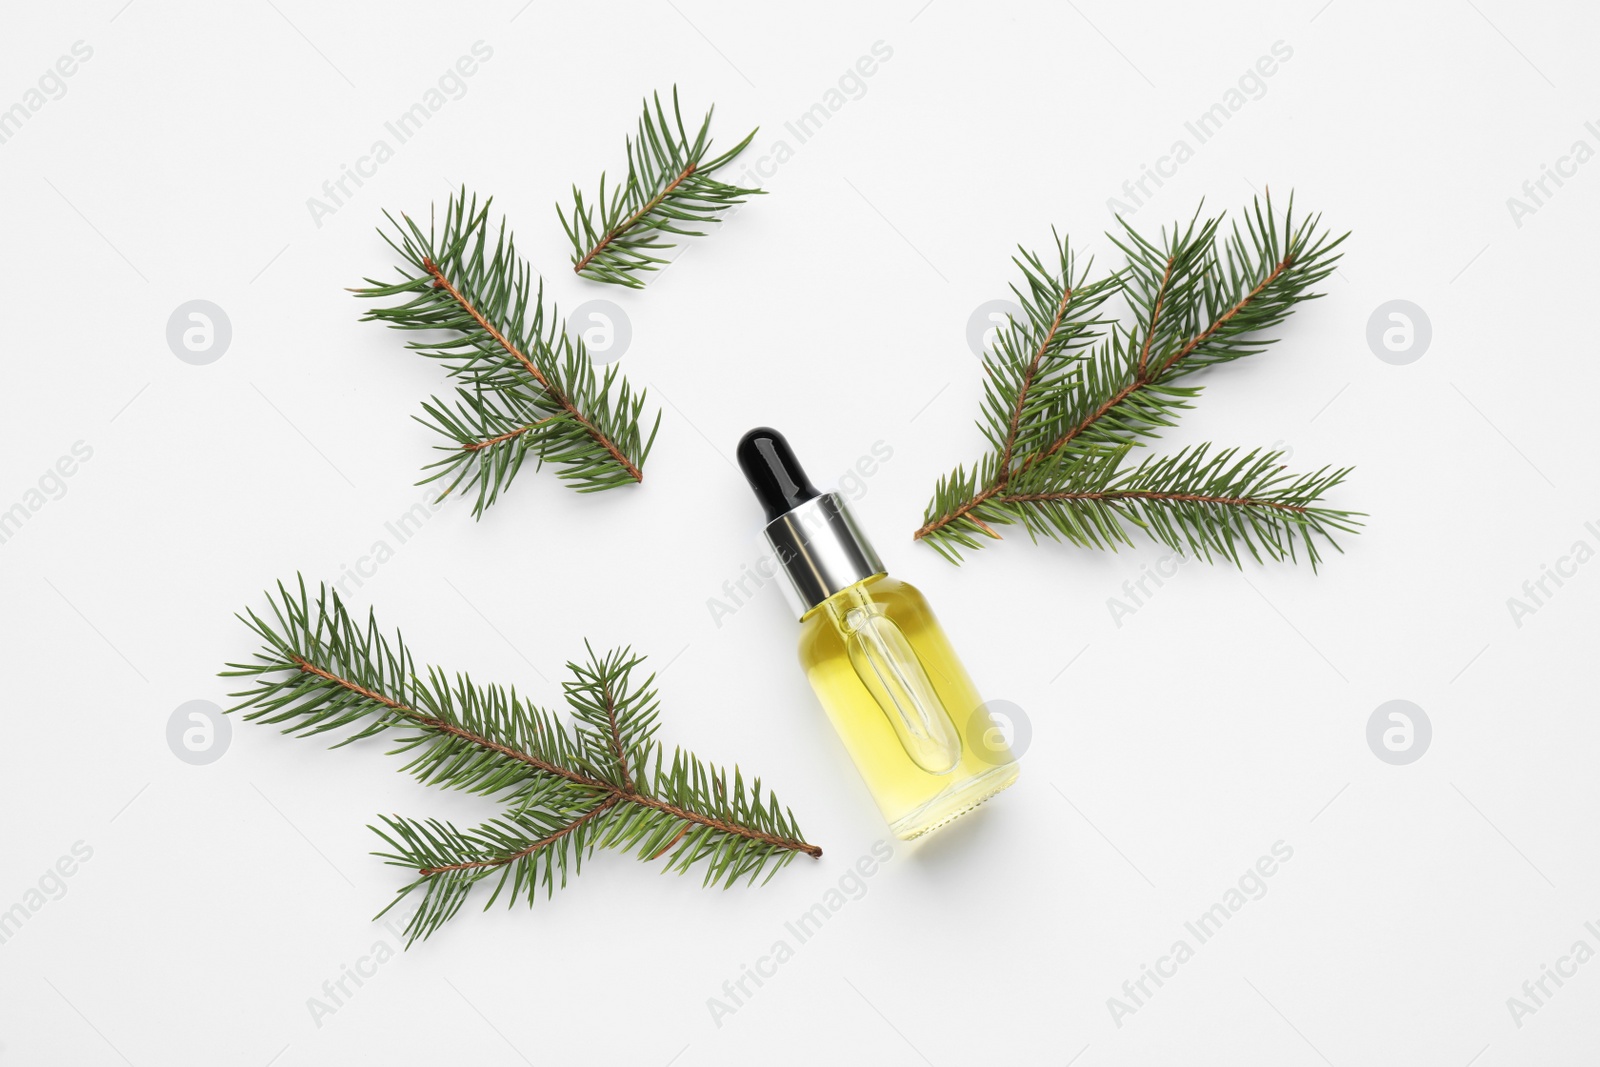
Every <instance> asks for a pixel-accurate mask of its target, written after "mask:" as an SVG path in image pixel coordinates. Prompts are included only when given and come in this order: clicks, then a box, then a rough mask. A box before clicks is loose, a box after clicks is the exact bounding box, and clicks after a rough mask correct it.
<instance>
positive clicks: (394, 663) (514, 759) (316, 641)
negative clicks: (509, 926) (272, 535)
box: [222, 579, 822, 945]
mask: <svg viewBox="0 0 1600 1067" xmlns="http://www.w3.org/2000/svg"><path fill="white" fill-rule="evenodd" d="M269 599H270V601H271V610H270V612H268V613H266V614H265V616H263V615H258V614H256V612H254V611H251V610H247V611H246V613H245V614H244V615H241V616H240V619H241V620H242V621H243V622H245V623H246V624H247V625H248V626H249V627H250V628H251V629H252V630H253V631H255V633H256V634H257V635H258V636H259V637H260V638H261V640H262V642H263V645H262V648H261V650H260V651H259V652H257V653H256V655H255V661H254V662H252V663H230V664H228V669H227V670H225V671H223V672H222V675H223V676H224V677H242V678H248V679H251V683H252V684H251V687H250V688H248V689H246V690H244V691H242V692H239V693H235V694H233V695H234V696H236V697H238V698H240V703H239V704H238V705H237V706H236V707H234V708H231V709H229V710H230V711H239V710H243V709H251V710H249V711H248V712H247V714H246V715H245V716H244V717H245V718H246V719H250V720H259V721H261V722H264V723H269V724H273V725H280V726H282V728H283V732H284V733H287V734H297V735H301V736H316V735H322V734H330V735H332V736H335V737H337V738H338V740H337V741H336V742H335V744H334V745H333V747H334V748H338V747H341V746H343V745H347V744H349V743H351V742H352V741H356V740H360V739H362V738H366V737H372V736H374V735H377V734H381V733H385V732H392V733H393V748H392V749H391V752H392V753H393V754H396V755H400V756H402V757H404V758H405V759H406V764H405V767H404V768H403V769H404V770H406V771H408V772H410V773H411V774H413V775H415V776H416V777H417V778H418V779H419V780H420V781H422V782H424V783H426V784H428V785H436V786H439V787H441V788H445V789H461V790H465V791H467V792H471V793H477V794H481V795H484V796H488V797H491V798H493V799H495V800H497V801H499V802H500V803H501V804H502V805H503V806H504V810H503V812H502V813H501V815H500V817H499V818H496V819H491V820H489V821H488V822H486V823H483V824H482V825H480V826H476V827H471V828H467V829H461V828H457V827H456V826H453V825H451V824H450V823H447V822H441V821H440V820H438V819H427V820H417V819H406V818H402V817H400V816H398V815H394V816H384V817H383V825H382V826H381V827H377V826H375V827H372V829H373V830H374V832H376V833H377V834H378V835H379V836H380V837H381V838H382V839H383V840H384V842H385V844H386V846H387V849H386V850H385V851H381V852H378V853H375V855H378V856H380V857H382V858H383V859H386V860H387V861H388V862H389V863H391V864H393V865H395V866H399V867H405V868H408V869H410V870H411V871H412V872H413V873H414V874H415V878H414V879H413V880H412V881H411V882H410V883H408V884H407V885H406V886H405V887H403V888H402V889H401V890H400V892H399V895H398V896H397V897H396V898H395V900H394V901H393V902H391V903H390V904H389V906H388V907H386V908H385V909H384V912H387V911H388V910H389V908H392V907H394V906H395V904H398V903H399V902H400V901H401V900H404V899H406V898H407V897H410V896H411V895H412V894H414V893H415V894H419V895H420V897H421V900H420V903H419V905H418V907H417V909H416V911H415V912H414V913H413V914H412V917H411V919H410V921H409V923H408V924H407V926H406V935H407V938H408V940H407V944H408V945H409V944H410V943H411V942H414V941H415V940H416V939H418V938H426V937H428V936H429V935H430V934H432V933H433V932H434V931H435V930H437V929H438V928H439V927H440V926H441V925H443V924H444V922H445V921H446V920H448V919H449V918H451V917H452V916H453V915H455V914H456V912H457V911H458V910H459V909H460V908H461V905H462V904H463V903H464V902H465V901H466V899H467V897H468V896H469V895H470V893H471V892H472V890H473V887H474V886H476V885H478V884H479V883H480V882H486V883H489V884H491V885H492V890H491V892H490V894H489V897H488V899H487V901H485V903H484V908H485V909H487V908H488V907H490V906H491V905H493V904H494V902H495V901H496V900H498V899H499V898H500V897H501V896H502V894H503V895H504V896H505V897H506V899H507V902H508V903H511V902H514V901H516V900H519V899H523V900H526V901H527V902H528V903H530V904H531V903H533V902H534V900H535V899H537V897H538V894H539V890H540V889H541V888H542V889H543V890H544V893H545V895H546V896H547V897H548V896H550V895H552V894H553V893H554V890H555V887H556V884H557V881H558V880H559V884H560V885H561V886H563V887H564V886H565V885H566V883H567V877H568V875H569V873H570V874H572V875H576V874H578V872H579V870H580V869H581V866H582V863H583V861H584V860H585V859H588V858H589V857H590V856H591V855H592V854H593V852H594V850H595V849H596V848H611V849H617V850H619V851H621V852H625V853H626V852H631V853H633V854H635V855H637V856H638V857H639V858H640V859H643V860H654V859H658V858H664V859H665V867H664V869H665V870H668V871H677V872H680V873H681V872H686V871H689V870H690V869H692V868H694V867H695V866H697V865H700V866H703V868H704V883H705V884H706V885H712V884H721V885H722V886H724V887H728V886H732V885H733V884H734V883H736V882H738V881H740V880H744V881H747V882H749V883H754V882H756V881H757V880H758V879H762V876H763V874H764V875H765V878H766V879H770V878H771V877H772V875H773V874H775V873H777V871H778V870H779V869H780V868H782V867H784V866H786V865H787V864H789V863H790V862H791V861H793V860H794V858H795V857H796V856H798V855H800V854H802V853H804V854H805V855H809V856H820V855H822V850H821V849H820V848H818V847H817V846H816V845H812V844H809V843H807V842H806V840H805V838H804V837H803V835H802V834H801V832H800V827H799V826H798V825H797V824H796V822H795V819H794V815H793V813H792V812H790V811H789V810H788V809H787V808H784V807H781V806H780V805H779V804H778V800H777V798H776V797H775V796H773V795H772V793H771V792H770V791H764V790H763V788H762V785H761V781H760V779H752V780H750V781H749V782H747V781H746V780H745V778H744V776H743V774H742V773H741V772H740V771H739V770H738V768H737V767H736V768H735V769H734V771H733V774H732V776H731V780H730V776H729V774H728V772H726V771H724V770H722V769H720V768H717V767H713V766H709V765H707V764H705V763H703V762H702V761H701V760H700V759H699V758H698V757H697V756H695V755H693V754H692V753H689V752H685V751H683V750H682V749H674V750H673V751H672V752H671V753H667V751H666V749H665V747H664V746H663V745H662V743H661V742H660V741H658V740H657V739H656V729H657V726H658V718H659V704H658V701H657V697H656V691H655V689H654V687H653V683H654V677H655V676H654V675H650V676H648V677H645V678H642V679H641V678H638V677H637V676H636V675H637V672H638V669H639V667H640V664H641V663H642V662H643V660H644V657H642V656H638V655H635V654H633V653H632V652H631V651H629V650H628V649H625V648H624V649H620V650H617V651H613V652H610V653H607V654H604V655H601V654H597V653H596V652H595V651H594V650H593V649H589V650H588V659H587V662H585V663H569V664H567V668H568V670H570V671H571V672H572V680H571V681H568V682H564V683H563V685H562V688H563V690H564V691H565V696H566V700H567V703H568V704H569V705H570V706H571V708H572V713H573V718H574V720H575V722H574V725H573V727H572V728H571V729H569V728H568V727H567V726H566V724H564V723H563V722H562V721H561V720H560V719H559V718H558V717H557V716H556V715H554V714H553V713H551V712H548V711H544V710H542V709H540V708H538V707H536V706H535V705H533V704H531V703H529V702H528V701H527V700H526V699H525V698H523V697H521V696H519V695H518V694H517V692H516V690H515V689H506V688H502V687H500V686H496V685H480V684H477V683H474V682H473V681H472V680H471V679H470V678H469V677H468V676H467V675H465V674H456V675H451V674H449V673H447V672H445V671H443V670H441V669H440V668H437V667H431V666H430V667H427V668H426V669H424V670H422V671H419V670H418V668H417V665H416V663H415V661H414V660H413V658H412V655H411V652H410V650H409V649H407V648H406V646H405V644H404V643H403V642H402V640H401V639H400V635H399V634H398V633H397V634H396V635H395V637H394V639H393V640H392V641H390V640H389V639H387V638H385V637H384V636H383V635H382V634H381V633H380V632H379V629H378V624H377V621H376V619H375V618H374V617H373V616H372V615H371V614H369V615H368V617H367V619H366V621H365V622H364V623H363V622H362V621H361V620H359V619H358V618H356V617H354V616H352V615H351V614H350V612H349V611H348V610H347V609H346V608H345V605H344V603H343V602H342V601H341V600H340V598H339V596H338V594H337V592H334V591H332V590H329V589H328V588H327V587H326V586H323V587H320V588H319V589H318V591H317V595H316V598H315V599H314V600H313V599H312V598H311V596H310V594H309V593H308V592H307V589H306V584H305V581H304V580H303V579H302V580H300V582H299V583H298V586H297V587H296V588H289V587H286V586H285V585H284V584H283V583H281V582H280V583H279V584H278V589H277V595H276V596H271V594H270V593H269ZM585 647H586V648H587V647H588V646H587V644H586V645H585ZM762 880H765V879H762ZM379 914H380V915H381V914H383V912H380V913H379Z"/></svg>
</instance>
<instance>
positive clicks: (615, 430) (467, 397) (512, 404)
mask: <svg viewBox="0 0 1600 1067" xmlns="http://www.w3.org/2000/svg"><path fill="white" fill-rule="evenodd" d="M491 202H492V201H490V200H485V201H484V202H483V203H482V205H481V206H480V205H479V203H478V199H477V197H476V196H473V197H470V198H469V197H468V195H467V192H466V190H465V189H463V190H462V191H461V192H460V193H459V194H458V195H455V196H452V197H451V198H450V201H449V203H448V205H446V207H445V211H444V221H443V224H442V225H434V224H432V223H430V225H429V227H428V229H427V230H426V231H424V230H423V229H422V228H421V227H420V226H418V225H417V223H416V222H414V221H413V220H412V219H411V218H410V217H408V216H404V215H402V216H401V218H400V219H399V220H396V219H395V218H394V217H393V216H392V215H388V213H387V212H386V213H385V217H387V218H388V219H389V222H390V224H391V226H392V227H393V229H394V232H393V233H392V234H391V233H385V234H384V240H386V241H387V242H388V243H389V245H390V246H391V247H392V248H394V250H395V251H396V252H398V253H399V255H400V257H401V258H402V259H403V260H404V261H405V263H406V266H405V267H402V268H400V270H399V273H400V281H398V282H394V283H392V284H391V283H384V282H380V281H376V280H374V279H371V278H368V279H366V281H367V287H366V288H362V289H356V290H354V292H355V293H356V295H357V296H360V297H363V298H365V299H374V300H385V301H397V302H391V303H388V304H386V305H384V306H382V307H375V308H372V309H371V310H369V311H368V312H367V313H366V314H365V315H364V316H363V318H364V319H367V320H371V321H376V322H386V323H388V324H389V325H390V326H392V327H393V328H395V329H397V330H410V331H425V332H423V333H418V334H414V335H413V336H416V337H417V338H418V339H417V340H413V341H411V342H409V343H408V345H407V347H408V348H411V349H413V350H415V351H418V352H421V353H422V354H423V355H425V356H428V357H430V358H432V359H437V360H439V361H440V362H442V363H443V364H444V365H445V368H446V369H447V370H448V371H449V373H450V374H451V375H452V376H453V377H454V378H455V379H456V380H457V381H458V382H459V383H460V384H459V385H458V387H457V389H456V395H455V397H454V399H453V400H443V399H440V398H439V397H433V398H431V399H429V400H428V401H427V402H425V403H424V404H423V406H422V407H423V415H422V416H421V417H419V418H418V421H419V422H421V423H422V424H423V425H424V426H427V427H429V428H431V429H433V430H435V431H436V432H438V433H439V434H441V435H442V436H443V437H444V438H445V439H446V440H447V441H448V443H447V444H444V445H440V446H438V447H439V449H440V451H442V452H444V453H445V455H444V457H443V458H442V459H440V460H438V461H437V462H434V463H431V464H429V465H428V466H427V467H426V468H424V469H425V470H426V471H430V472H431V473H429V474H428V475H427V477H425V478H423V480H422V482H421V483H419V484H427V483H430V482H442V483H443V487H442V490H441V492H440V499H443V498H444V497H446V496H449V495H450V494H451V493H453V492H455V491H456V490H457V489H459V490H460V491H461V492H462V493H464V494H467V495H470V496H473V497H475V503H474V505H473V511H472V513H473V515H474V516H476V517H479V518H481V517H482V515H483V512H484V510H485V509H486V508H488V507H489V506H490V505H491V504H493V503H494V502H495V501H496V500H497V499H499V497H500V494H501V492H503V491H504V490H505V489H506V487H507V486H508V485H510V483H511V480H512V479H513V478H514V477H516V474H517V472H518V471H519V470H521V468H522V464H523V461H524V460H526V459H527V458H529V456H530V455H531V456H532V457H533V459H534V460H535V465H536V466H542V465H543V464H545V463H547V462H548V463H551V464H554V465H555V466H556V468H557V469H558V472H559V476H560V477H561V479H562V480H563V481H565V482H566V483H567V484H568V485H570V486H571V487H572V488H574V489H576V490H577V491H578V492H580V493H595V492H600V491H602V490H605V489H613V488H616V487H617V486H621V485H631V484H634V483H636V482H639V481H642V480H643V478H644V474H643V469H644V462H645V459H646V457H648V456H649V454H650V447H651V445H652V444H654V442H655V435H656V430H657V429H659V427H660V423H661V416H660V413H659V412H657V414H656V418H655V421H654V423H652V425H651V427H650V431H649V434H648V435H646V434H644V433H643V431H642V429H641V423H642V417H643V412H644V399H645V394H644V391H643V390H638V391H635V390H634V389H633V388H632V387H631V386H630V385H629V384H628V382H627V380H626V379H625V378H623V377H622V376H621V374H620V373H619V372H618V369H617V367H616V366H614V365H613V366H610V367H607V368H606V370H605V372H604V373H603V374H601V373H599V372H597V371H596V369H595V367H594V364H593V362H592V361H591V360H590V359H589V355H588V353H587V351H586V350H585V348H584V344H583V340H582V339H581V338H574V337H572V336H570V335H569V334H568V333H567V331H566V330H565V329H563V327H562V323H561V320H560V316H559V314H558V313H557V311H556V309H555V308H554V307H553V306H552V307H551V309H550V311H549V313H548V314H547V313H546V311H545V305H544V283H543V282H542V281H540V282H539V283H538V285H537V286H535V284H534V280H533V270H532V268H531V267H530V266H529V265H528V264H527V263H526V262H525V261H524V260H522V259H521V258H520V257H519V256H518V254H517V249H516V242H515V240H514V239H513V238H512V237H511V236H510V235H509V234H508V233H507V232H506V227H505V223H504V222H503V221H502V222H501V223H500V225H499V226H498V227H497V228H495V229H494V231H493V232H491V227H490V224H489V206H490V203H491ZM441 332H442V333H443V335H444V336H443V337H442V338H441V336H440V333H441Z"/></svg>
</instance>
